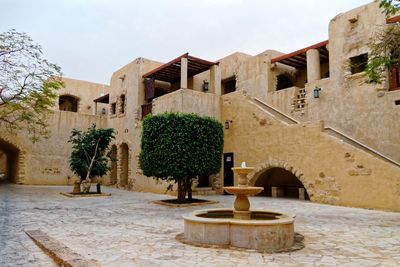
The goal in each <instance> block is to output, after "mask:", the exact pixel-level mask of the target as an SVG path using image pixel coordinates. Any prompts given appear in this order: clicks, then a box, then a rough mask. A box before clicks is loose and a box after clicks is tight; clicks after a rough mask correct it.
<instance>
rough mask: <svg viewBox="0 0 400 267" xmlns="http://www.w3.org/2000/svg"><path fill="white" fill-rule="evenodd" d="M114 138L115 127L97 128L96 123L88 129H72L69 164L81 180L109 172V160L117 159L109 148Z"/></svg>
mask: <svg viewBox="0 0 400 267" xmlns="http://www.w3.org/2000/svg"><path fill="white" fill-rule="evenodd" d="M114 138H115V137H114V129H112V128H108V129H102V128H99V129H97V128H96V125H95V124H93V125H92V126H91V127H89V128H88V129H87V131H81V130H77V129H73V130H72V134H71V137H70V139H69V141H68V142H70V143H72V153H71V157H70V160H69V164H70V168H71V170H72V171H73V172H74V173H75V174H76V175H78V176H79V177H80V179H81V181H82V180H85V179H86V178H92V177H95V176H99V177H102V176H104V175H105V174H106V173H107V171H108V170H109V169H110V167H109V160H115V159H113V158H112V155H111V150H110V149H109V145H110V142H111V141H112V140H113V139H114Z"/></svg>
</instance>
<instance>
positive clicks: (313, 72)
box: [306, 49, 321, 83]
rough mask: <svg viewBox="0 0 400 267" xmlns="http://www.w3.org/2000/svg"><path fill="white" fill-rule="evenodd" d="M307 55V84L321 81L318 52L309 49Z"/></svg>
mask: <svg viewBox="0 0 400 267" xmlns="http://www.w3.org/2000/svg"><path fill="white" fill-rule="evenodd" d="M306 55H307V82H308V83H310V82H313V81H316V80H319V79H321V64H320V61H319V51H318V50H317V49H310V50H308V51H307V53H306Z"/></svg>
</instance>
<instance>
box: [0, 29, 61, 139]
mask: <svg viewBox="0 0 400 267" xmlns="http://www.w3.org/2000/svg"><path fill="white" fill-rule="evenodd" d="M60 77H61V71H60V67H58V66H57V65H55V64H52V63H49V62H48V61H47V60H46V59H44V58H43V57H42V50H41V47H40V46H39V45H38V44H35V43H33V41H32V39H31V38H29V36H27V35H26V34H25V33H19V32H17V31H15V30H10V31H7V32H4V33H1V34H0V125H2V126H4V127H5V128H6V129H8V130H10V131H15V130H20V129H23V128H24V129H27V131H28V133H29V134H30V137H31V138H32V140H33V141H36V140H38V139H39V138H40V137H41V136H45V137H46V136H47V134H48V131H47V126H48V125H47V122H46V114H47V112H48V111H49V110H50V107H51V106H53V105H54V103H55V100H56V99H57V94H56V92H55V91H56V90H57V89H59V88H61V87H62V86H63V83H62V81H61V78H60Z"/></svg>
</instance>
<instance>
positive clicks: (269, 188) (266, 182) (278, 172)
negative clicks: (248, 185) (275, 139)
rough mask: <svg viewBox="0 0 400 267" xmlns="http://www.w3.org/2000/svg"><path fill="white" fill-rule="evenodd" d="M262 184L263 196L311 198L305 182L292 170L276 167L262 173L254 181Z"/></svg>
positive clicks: (256, 184) (257, 184) (258, 184)
mask: <svg viewBox="0 0 400 267" xmlns="http://www.w3.org/2000/svg"><path fill="white" fill-rule="evenodd" d="M254 185H255V186H262V187H264V190H263V191H262V192H261V193H260V194H259V195H262V196H272V197H287V198H297V199H309V197H308V194H307V190H306V189H305V188H304V185H303V183H302V182H301V181H300V180H299V179H298V178H297V177H296V176H295V175H294V174H293V173H291V172H290V171H288V170H285V169H284V168H280V167H274V168H270V169H268V170H266V171H264V172H263V173H261V174H260V175H259V176H258V178H257V180H256V181H255V183H254Z"/></svg>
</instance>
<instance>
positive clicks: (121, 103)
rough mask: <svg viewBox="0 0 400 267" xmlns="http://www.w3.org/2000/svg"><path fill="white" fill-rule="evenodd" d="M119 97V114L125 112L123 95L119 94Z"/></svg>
mask: <svg viewBox="0 0 400 267" xmlns="http://www.w3.org/2000/svg"><path fill="white" fill-rule="evenodd" d="M119 99H120V111H121V114H124V113H125V95H121V96H120V98H119Z"/></svg>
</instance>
